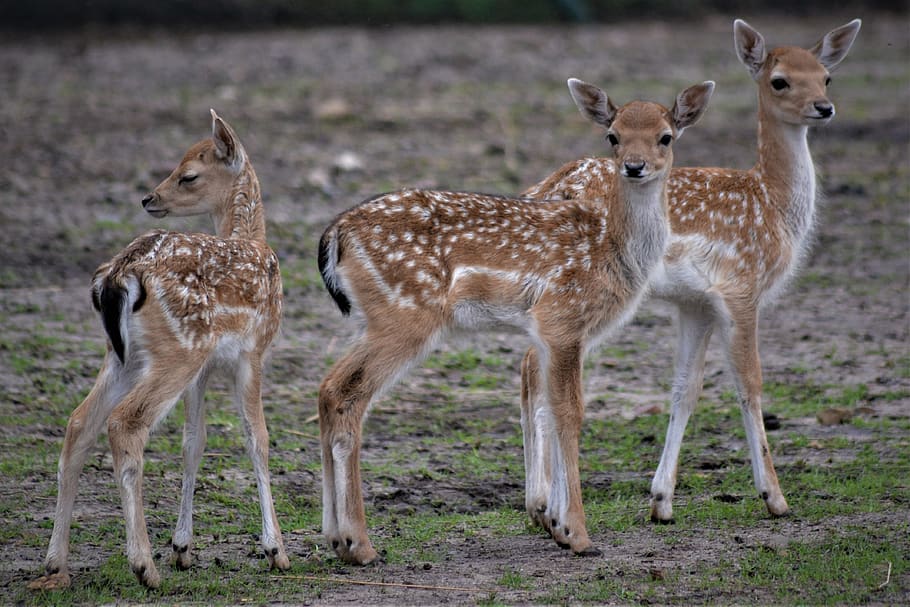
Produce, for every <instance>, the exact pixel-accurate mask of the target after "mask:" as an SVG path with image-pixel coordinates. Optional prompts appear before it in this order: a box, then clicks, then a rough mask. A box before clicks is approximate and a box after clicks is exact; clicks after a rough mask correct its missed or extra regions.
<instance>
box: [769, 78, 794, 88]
mask: <svg viewBox="0 0 910 607" xmlns="http://www.w3.org/2000/svg"><path fill="white" fill-rule="evenodd" d="M771 86H772V87H773V88H774V90H775V91H782V90H784V89H785V88H789V87H790V83H789V82H787V81H786V80H784V79H783V78H775V79H773V80H772V81H771Z"/></svg>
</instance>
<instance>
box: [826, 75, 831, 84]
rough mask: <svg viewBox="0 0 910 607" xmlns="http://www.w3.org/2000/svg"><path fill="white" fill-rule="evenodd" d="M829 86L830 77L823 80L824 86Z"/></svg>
mask: <svg viewBox="0 0 910 607" xmlns="http://www.w3.org/2000/svg"><path fill="white" fill-rule="evenodd" d="M829 84H831V76H827V77H826V78H825V86H828V85H829Z"/></svg>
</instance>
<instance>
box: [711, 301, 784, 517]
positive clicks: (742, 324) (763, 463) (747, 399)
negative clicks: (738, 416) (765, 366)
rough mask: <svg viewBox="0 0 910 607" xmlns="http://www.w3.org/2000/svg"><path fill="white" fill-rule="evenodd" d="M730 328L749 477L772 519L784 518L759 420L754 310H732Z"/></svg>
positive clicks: (759, 373)
mask: <svg viewBox="0 0 910 607" xmlns="http://www.w3.org/2000/svg"><path fill="white" fill-rule="evenodd" d="M730 311H731V320H732V327H730V328H729V337H728V340H727V347H728V356H729V358H730V363H731V366H732V368H733V376H734V379H735V380H736V389H737V392H738V393H739V402H740V408H741V410H742V415H743V424H744V425H745V428H746V439H747V440H748V443H749V455H750V457H751V460H752V476H753V479H754V481H755V488H756V489H757V490H758V495H759V496H760V497H761V499H762V500H764V502H765V506H766V507H767V509H768V512H769V513H771V514H772V515H773V516H784V515H785V514H787V513H788V512H789V510H790V508H789V506H788V505H787V500H786V499H785V498H784V494H783V492H781V490H780V484H779V483H778V480H777V472H775V470H774V463H773V462H772V461H771V450H770V449H769V448H768V439H767V437H766V436H765V426H764V421H763V419H762V410H761V392H762V371H761V360H760V359H759V355H758V318H757V315H756V312H755V310H754V308H749V309H746V310H738V309H736V308H735V307H731V310H730Z"/></svg>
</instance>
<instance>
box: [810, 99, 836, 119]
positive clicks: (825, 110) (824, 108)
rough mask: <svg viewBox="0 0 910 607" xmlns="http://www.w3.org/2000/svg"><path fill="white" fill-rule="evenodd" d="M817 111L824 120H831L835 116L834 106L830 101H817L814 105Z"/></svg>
mask: <svg viewBox="0 0 910 607" xmlns="http://www.w3.org/2000/svg"><path fill="white" fill-rule="evenodd" d="M814 105H815V111H816V112H818V115H819V116H821V117H822V118H830V117H831V116H833V115H834V106H833V105H831V103H830V102H828V101H816V102H815V103H814Z"/></svg>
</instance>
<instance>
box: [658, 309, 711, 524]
mask: <svg viewBox="0 0 910 607" xmlns="http://www.w3.org/2000/svg"><path fill="white" fill-rule="evenodd" d="M678 320H679V340H678V345H677V348H676V370H675V373H674V376H673V391H672V395H671V404H670V423H669V425H668V426H667V439H666V441H665V442H664V450H663V453H662V454H661V456H660V465H658V467H657V472H655V473H654V479H653V480H652V481H651V520H652V521H654V522H656V523H669V522H672V520H673V494H674V492H675V490H676V473H677V469H678V466H679V451H680V448H681V446H682V440H683V434H684V433H685V431H686V424H688V422H689V417H690V416H691V415H692V412H693V411H694V410H695V405H696V403H697V402H698V396H699V394H701V389H702V385H703V383H704V374H705V351H706V350H707V348H708V342H709V341H710V339H711V329H712V326H713V322H714V313H713V310H711V309H709V308H686V307H680V309H679V319H678Z"/></svg>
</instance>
